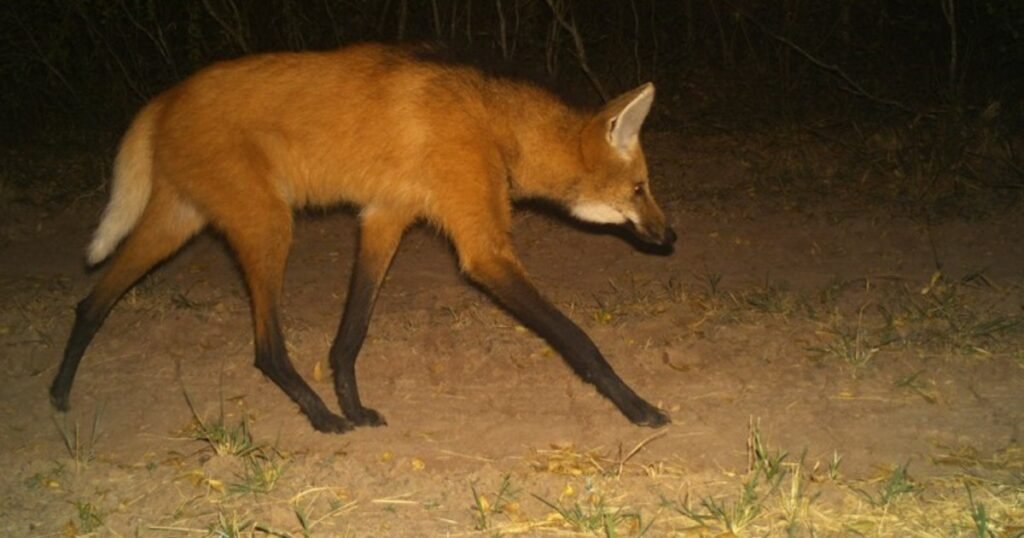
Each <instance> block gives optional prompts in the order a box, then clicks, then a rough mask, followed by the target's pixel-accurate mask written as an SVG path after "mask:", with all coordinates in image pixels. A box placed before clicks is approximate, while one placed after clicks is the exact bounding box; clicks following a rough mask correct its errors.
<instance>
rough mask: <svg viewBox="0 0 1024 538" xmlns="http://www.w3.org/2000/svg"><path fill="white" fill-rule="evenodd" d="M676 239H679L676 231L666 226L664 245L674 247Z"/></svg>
mask: <svg viewBox="0 0 1024 538" xmlns="http://www.w3.org/2000/svg"><path fill="white" fill-rule="evenodd" d="M676 239H677V237H676V232H675V230H673V229H672V228H669V227H667V226H666V227H665V239H664V240H662V244H664V245H666V246H667V245H673V244H675V242H676Z"/></svg>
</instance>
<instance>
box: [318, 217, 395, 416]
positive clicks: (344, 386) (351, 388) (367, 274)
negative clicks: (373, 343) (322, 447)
mask: <svg viewBox="0 0 1024 538" xmlns="http://www.w3.org/2000/svg"><path fill="white" fill-rule="evenodd" d="M360 220H361V222H360V234H359V254H358V256H357V259H356V264H355V267H354V268H353V269H352V280H351V283H350V285H349V290H348V297H347V298H346V300H345V313H344V315H343V316H342V318H341V324H340V325H339V326H338V333H337V336H335V338H334V343H333V344H332V345H331V353H330V361H331V369H332V370H333V371H334V390H335V392H336V393H337V395H338V404H339V405H340V406H341V411H342V412H343V413H344V414H345V416H346V417H348V419H349V420H351V421H352V422H353V423H354V424H356V425H357V426H383V425H385V424H387V422H386V421H385V420H384V417H382V416H381V415H380V413H378V412H377V411H374V410H373V409H370V408H369V407H365V406H363V403H362V401H361V400H360V399H359V388H358V386H357V384H356V358H357V357H358V356H359V350H360V349H362V347H363V341H364V340H365V339H366V331H367V329H368V328H369V327H370V317H371V315H372V314H373V305H374V303H375V302H376V300H377V292H378V291H379V290H380V286H381V283H382V282H383V281H384V275H385V274H387V271H388V267H389V266H390V265H391V260H392V258H393V257H394V255H395V251H396V250H398V244H399V243H400V242H401V240H402V234H403V233H404V231H405V228H406V226H407V224H408V222H409V220H411V219H410V218H408V217H403V216H402V215H400V214H397V213H392V212H388V211H385V210H383V209H381V208H372V209H367V210H364V211H363V213H362V215H361V216H360Z"/></svg>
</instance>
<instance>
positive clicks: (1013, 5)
mask: <svg viewBox="0 0 1024 538" xmlns="http://www.w3.org/2000/svg"><path fill="white" fill-rule="evenodd" d="M1022 31H1024V2H1019V1H997V0H978V1H957V0H931V1H923V0H920V1H919V0H914V1H896V0H831V1H819V0H814V1H810V0H803V1H800V0H779V1H772V2H759V1H747V0H733V1H712V0H674V1H670V0H631V1H585V0H493V1H482V0H475V1H474V0H422V1H408V0H373V1H369V0H344V1H342V0H319V1H312V0H311V1H286V0H261V1H258V2H255V1H245V0H180V1H157V0H6V1H5V7H4V8H3V9H2V10H0V79H2V80H3V81H4V82H3V84H2V85H0V101H2V103H3V105H2V108H0V122H2V126H3V129H2V130H0V143H2V144H3V145H4V146H5V147H6V148H8V149H7V150H6V151H7V154H8V157H10V158H9V160H8V162H7V166H6V167H5V169H6V170H7V172H8V173H7V174H5V176H6V177H5V180H4V181H5V182H7V183H12V182H13V183H17V184H24V183H32V182H33V181H34V180H35V179H34V178H35V177H36V176H37V175H38V174H37V172H36V170H37V169H38V167H37V166H34V165H18V164H17V162H16V161H18V160H19V159H21V160H24V159H23V157H24V156H25V154H26V153H25V152H26V151H28V153H31V150H26V149H25V148H41V150H43V151H48V152H49V154H55V153H63V152H69V151H72V152H73V151H87V152H92V153H93V154H95V155H98V156H100V157H102V159H104V160H109V158H110V155H111V154H112V152H113V147H114V145H115V144H116V141H117V138H118V137H119V136H120V133H121V132H123V130H124V128H125V126H126V125H127V123H128V121H129V119H130V118H131V115H132V114H133V113H134V112H135V111H136V110H138V108H139V107H140V106H141V104H142V103H144V102H145V101H146V100H148V99H149V98H150V97H152V96H153V95H155V94H157V93H158V92H160V91H161V90H163V89H165V88H168V87H170V86H172V85H173V84H175V83H176V82H177V81H180V80H182V79H183V78H185V77H187V76H188V75H189V74H190V73H193V72H195V71H196V70H197V69H199V68H201V67H203V66H205V65H208V64H210V63H212V62H215V61H217V60H222V59H226V58H233V57H237V56H241V55H245V54H251V53H258V52H263V51H278V50H306V49H328V48H333V47H337V46H339V45H344V44H346V43H352V42H357V41H365V40H375V41H385V42H404V43H424V42H426V43H436V44H440V45H442V46H443V47H444V48H445V50H448V51H450V52H452V54H453V55H454V56H457V57H460V58H468V59H472V60H473V61H475V62H477V63H479V64H482V65H488V66H492V67H497V68H500V69H501V70H503V71H506V72H514V73H516V74H519V75H524V76H528V77H530V78H533V79H535V80H538V81H541V82H543V83H545V84H547V85H548V86H550V87H553V88H556V89H559V90H561V93H562V94H564V95H568V96H570V97H571V99H572V100H574V101H576V102H580V103H586V104H595V103H599V102H600V100H601V99H602V98H604V97H607V96H608V95H611V94H614V93H616V92H619V91H622V90H624V89H627V88H628V87H631V86H633V85H636V84H638V83H640V82H643V81H647V80H653V81H654V82H655V83H656V84H657V85H658V89H659V94H658V95H659V97H658V105H657V106H656V108H655V112H654V115H653V118H652V121H651V123H652V124H653V125H655V128H665V129H673V130H682V131H685V130H691V131H692V130H700V129H726V130H729V129H732V130H742V129H753V128H755V127H757V126H759V125H760V126H763V125H779V124H786V125H795V124H811V123H814V124H816V125H823V124H831V125H838V126H845V127H852V128H855V129H860V128H861V126H863V125H868V124H878V123H879V122H882V123H888V124H896V125H915V126H918V125H921V124H922V122H927V123H928V124H929V126H930V127H929V129H930V130H929V133H930V134H929V136H931V137H932V138H935V137H939V138H943V137H945V138H948V137H949V136H953V137H954V138H957V137H960V138H965V137H972V136H977V134H978V133H977V131H976V130H974V129H975V127H977V125H979V122H982V123H984V129H985V136H989V135H991V136H994V137H996V138H997V139H998V140H999V141H1001V142H1005V143H1010V142H1012V141H1013V140H1014V139H1015V138H1019V133H1020V131H1021V123H1022V122H1021V117H1022V99H1021V98H1022V96H1024V80H1022V79H1024V77H1022V75H1024V40H1022V39H1021V32H1022ZM965 126H967V127H969V128H968V129H967V131H968V134H963V133H962V131H963V130H964V129H963V127H965ZM937 133H938V134H937ZM943 133H945V134H943ZM950 133H952V134H950ZM957 133H960V134H957ZM940 142H941V141H940ZM10 148H21V150H20V151H19V152H18V153H17V155H16V156H13V157H12V155H14V154H12V153H11V151H12V150H11V149H10ZM1010 149H1012V144H1011V146H1010ZM943 151H945V150H943ZM1011 153H1012V152H1011ZM1012 159H1013V161H1012V163H1017V162H1019V161H1017V160H1016V159H1017V158H1016V157H1015V156H1013V157H1012ZM28 161H29V162H31V161H33V159H31V158H29V159H28ZM1006 169H1007V170H1008V171H1009V172H1010V174H1011V175H1012V174H1013V173H1014V171H1015V172H1016V177H1011V178H1010V180H1009V181H1010V182H1011V183H1013V184H1014V185H1018V186H1019V184H1020V182H1021V179H1020V169H1019V168H1017V169H1016V170H1014V165H1010V166H1007V167H1006ZM12 171H13V172H12ZM87 172H88V173H86V174H85V175H86V176H89V177H90V179H87V180H85V181H86V182H89V181H92V182H95V181H96V180H97V179H98V178H97V176H102V174H101V173H96V172H102V170H99V171H96V170H93V171H87ZM1004 183H1005V181H1004Z"/></svg>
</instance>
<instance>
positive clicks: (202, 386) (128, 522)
mask: <svg viewBox="0 0 1024 538" xmlns="http://www.w3.org/2000/svg"><path fill="white" fill-rule="evenodd" d="M647 146H648V158H649V160H650V161H651V163H652V170H653V172H654V174H653V183H654V190H655V192H656V194H658V195H659V197H660V198H661V200H662V201H663V205H664V206H665V207H666V211H667V212H668V213H669V214H670V219H671V221H672V222H673V224H674V227H675V229H676V231H677V232H678V233H679V236H680V240H679V242H678V245H677V249H676V251H675V253H674V254H672V255H670V256H657V255H651V254H647V253H644V252H640V251H638V250H637V249H635V248H634V247H633V245H631V244H630V242H629V241H627V240H624V238H623V237H621V236H620V235H619V234H616V233H611V232H610V231H608V230H604V229H592V228H585V227H581V226H577V225H573V224H571V223H568V222H567V221H566V220H565V219H562V218H559V217H556V216H552V215H549V214H545V213H542V212H537V211H534V210H530V209H528V208H527V209H526V210H524V211H520V212H518V213H517V217H516V221H515V229H514V235H515V242H516V245H517V247H518V249H519V252H520V254H521V257H522V259H523V261H524V264H525V265H526V267H527V269H528V270H529V272H530V274H531V276H532V278H533V279H534V281H535V283H536V284H537V286H538V287H539V288H540V289H541V290H542V291H543V293H544V294H545V295H546V296H547V297H549V298H550V299H551V300H552V301H553V302H554V303H555V304H557V305H558V306H559V307H560V308H561V309H563V311H565V312H566V313H567V314H568V315H569V316H570V317H572V318H573V319H574V320H576V321H577V322H578V323H579V324H580V325H581V326H582V327H583V328H584V329H585V330H586V331H587V332H588V334H589V335H590V336H591V337H592V338H593V339H594V341H595V342H596V343H597V344H598V346H599V347H600V348H601V349H602V350H603V351H604V353H605V355H606V356H607V357H608V359H609V361H610V362H611V363H612V365H613V366H614V367H615V368H616V370H617V371H618V372H619V373H620V375H621V376H622V377H623V378H624V379H625V380H626V381H627V382H628V383H629V384H630V385H631V386H632V387H633V388H634V389H635V390H636V391H637V392H638V393H640V394H641V395H643V396H644V397H645V398H647V399H648V400H649V401H651V402H653V403H655V404H656V405H658V406H659V407H661V408H663V409H664V410H666V411H667V412H668V413H669V414H670V415H671V417H672V424H671V425H670V426H668V427H665V428H663V429H659V430H653V429H648V428H638V427H634V426H632V425H631V424H630V423H629V422H628V421H627V420H626V419H624V418H623V417H622V416H621V415H620V414H619V413H618V412H617V411H616V409H615V408H614V407H613V406H612V404H611V403H609V402H608V401H607V400H605V399H604V398H602V397H601V396H600V395H598V394H597V393H596V392H595V391H594V390H593V389H592V388H591V387H590V386H589V385H586V384H585V383H583V382H582V381H580V380H579V379H577V378H576V377H575V376H574V375H573V374H572V372H571V371H570V370H569V368H568V367H567V366H566V365H565V364H564V363H563V362H562V360H561V359H560V357H559V356H557V355H556V354H555V353H553V352H552V351H551V350H550V349H549V348H548V347H547V346H546V345H545V343H544V342H543V341H542V340H540V339H539V338H537V337H536V336H534V335H533V334H531V333H530V332H528V331H526V330H525V329H523V328H522V327H521V326H520V325H518V323H517V322H516V321H515V320H514V319H512V318H511V317H509V316H508V315H507V314H505V313H504V312H503V311H502V310H501V309H500V308H498V307H496V306H495V305H494V303H492V302H491V301H490V300H489V298H488V297H487V296H486V295H485V294H483V293H481V292H480V290H478V289H477V288H475V287H473V286H471V285H469V284H468V283H467V282H466V281H465V279H464V278H462V277H461V276H460V275H459V273H458V269H457V266H456V264H455V261H454V257H453V256H452V253H451V249H450V247H449V246H448V244H447V242H446V241H445V240H444V238H443V237H440V236H439V235H438V234H437V233H436V232H434V231H433V230H430V229H427V228H422V227H421V228H417V229H414V230H412V231H411V232H410V233H409V234H408V235H407V237H406V239H405V241H404V243H403V245H402V248H401V250H400V252H399V254H398V256H397V258H396V260H395V263H394V265H393V267H392V269H391V272H390V275H389V277H388V280H387V282H386V283H385V286H384V289H383V291H382V295H381V297H380V300H379V302H378V306H377V309H376V312H375V316H374V319H373V323H372V325H371V328H370V333H369V337H368V339H367V343H366V345H365V347H364V349H363V351H362V354H361V356H360V358H359V361H358V364H357V370H358V377H359V380H360V382H361V389H362V395H363V400H364V402H366V403H367V405H369V406H370V407H374V408H376V409H377V410H379V411H380V412H381V413H382V414H383V415H384V416H385V417H386V419H387V420H388V426H386V427H383V428H370V429H359V430H357V431H354V432H351V433H346V434H344V435H326V434H321V433H317V432H315V431H313V430H312V428H311V427H310V426H309V424H308V423H307V421H306V420H305V418H304V417H303V416H302V415H300V414H299V412H298V410H297V408H296V407H295V406H294V405H293V404H292V403H291V402H290V401H289V400H288V399H287V398H286V396H285V395H284V394H283V393H282V392H281V391H280V390H278V389H277V388H276V387H275V386H274V385H273V384H272V383H271V382H270V381H268V380H267V379H265V378H264V377H263V376H262V375H261V374H260V373H259V372H258V371H257V370H256V369H255V368H254V367H253V366H252V362H253V360H252V359H253V356H252V336H251V328H250V317H249V310H248V302H247V297H246V293H245V289H244V287H243V284H242V281H241V279H240V278H239V275H238V271H237V268H236V266H235V264H234V262H233V261H232V258H231V255H230V254H229V253H228V252H227V251H226V249H225V247H224V244H223V242H222V241H221V240H220V239H219V238H217V237H216V236H215V235H212V234H209V233H207V234H205V235H203V236H200V237H198V238H197V239H196V240H194V241H193V242H192V243H191V244H190V245H189V246H188V247H187V248H186V249H184V250H183V251H182V252H181V253H180V254H179V255H178V256H176V257H175V258H173V259H172V260H170V261H169V262H168V263H166V264H165V265H163V266H162V267H160V268H159V269H157V270H156V271H154V272H153V273H152V274H151V275H149V276H148V277H147V278H146V279H145V280H144V281H143V282H141V283H140V284H139V285H138V286H137V287H136V288H135V289H134V290H133V291H131V292H130V293H129V294H128V295H127V296H125V298H124V299H123V300H122V301H121V302H120V303H119V304H118V306H117V307H116V308H115V310H114V312H113V313H112V315H111V316H110V318H109V319H108V320H107V322H106V324H105V325H104V327H103V329H102V330H101V331H100V333H99V335H98V336H97V338H96V340H95V341H94V343H93V344H92V347H91V348H90V349H89V350H88V352H87V354H86V356H85V360H84V361H83V364H82V367H81V369H80V370H79V373H78V377H77V379H76V383H75V385H74V388H73V390H72V394H71V405H72V409H71V411H70V412H69V413H68V414H67V415H66V416H65V415H61V414H56V413H55V412H54V411H53V409H52V408H51V406H50V404H49V402H48V399H47V388H48V385H49V383H50V381H51V379H52V377H53V375H54V374H55V372H56V368H57V365H58V363H59V359H60V356H61V352H62V349H63V345H64V341H65V339H66V338H67V334H68V332H69V330H70V326H71V322H72V319H73V307H74V305H75V303H76V302H77V301H78V300H80V299H81V298H82V297H83V296H84V295H85V294H86V293H87V292H88V290H89V288H90V285H91V283H92V282H94V280H95V276H96V275H95V274H90V273H89V272H87V271H85V269H84V267H83V262H82V252H83V249H84V246H85V245H86V243H87V241H88V237H89V234H90V233H91V231H92V228H93V226H94V225H95V222H96V218H97V215H98V213H99V211H100V210H101V208H102V206H103V204H104V203H105V194H103V193H95V194H93V195H89V196H85V197H83V198H82V199H81V200H78V201H76V202H75V203H73V204H70V205H67V206H65V207H61V208H60V209H49V208H41V207H40V206H37V205H33V204H27V203H20V202H17V201H11V202H9V203H7V204H6V205H5V208H4V212H5V213H6V215H4V217H3V218H2V221H0V222H2V223H3V224H2V228H0V376H2V384H3V388H2V390H0V469H3V470H4V472H3V473H2V474H0V535H3V536H29V535H32V536H35V535H38V536H75V535H96V536H187V535H204V534H206V535H215V536H236V535H237V536H242V535H258V536H264V535H267V536H303V535H312V536H445V535H450V536H477V535H479V536H493V535H508V534H516V533H524V534H527V535H548V534H550V535H574V534H581V535H590V534H595V535H599V536H627V535H641V534H643V535H648V536H670V535H678V536H700V535H709V536H711V535H730V534H729V533H732V534H735V535H757V536H763V535H787V534H788V535H797V536H808V535H818V536H828V535H855V534H859V535H870V536H876V535H901V534H900V532H897V530H895V529H901V528H905V527H901V525H904V526H906V525H920V528H921V529H925V530H927V531H928V532H931V533H932V534H930V535H934V536H940V535H943V536H948V535H958V534H962V535H965V536H967V535H973V534H970V532H972V529H974V528H975V526H976V524H977V517H976V516H977V513H978V510H977V507H978V506H984V507H985V508H986V510H987V512H986V513H987V514H988V516H987V517H988V518H989V521H990V524H991V525H992V528H996V529H999V530H1000V532H1005V533H1007V534H1005V535H1006V536H1010V535H1012V533H1013V532H1015V531H1014V529H1018V530H1019V529H1020V528H1021V527H1020V526H1019V525H1024V523H1021V522H1020V521H1019V520H1018V521H1015V518H1016V517H1018V516H1021V514H1022V513H1024V512H1021V511H1019V509H1020V507H1021V506H1022V505H1024V487H1022V485H1021V484H1022V480H1021V477H1022V474H1021V473H1022V472H1024V455H1022V454H1021V451H1020V448H1019V447H1020V443H1021V440H1022V439H1021V435H1022V432H1021V427H1022V424H1024V336H1022V335H1021V330H1020V329H1021V328H1020V321H1021V317H1022V314H1024V310H1022V305H1024V290H1022V285H1024V242H1022V241H1021V238H1022V237H1024V233H1022V232H1024V217H1022V216H1021V213H1020V211H1019V210H1016V211H1015V210H1010V211H1003V210H993V211H987V212H984V214H982V215H980V216H974V217H971V218H966V217H963V218H962V217H956V216H952V217H945V218H939V219H934V220H930V219H925V218H921V217H920V216H919V215H916V214H915V213H914V212H913V211H904V210H901V209H900V207H899V206H898V204H893V203H874V202H873V201H872V200H871V199H870V198H866V197H850V198H845V197H843V196H827V195H819V194H814V193H813V189H808V188H799V189H789V188H786V187H785V186H782V187H779V186H778V184H777V183H773V180H771V179H770V178H769V179H765V178H764V177H763V175H759V173H760V172H759V168H758V166H757V165H756V163H755V164H751V161H750V159H749V155H747V154H745V153H744V150H743V149H742V147H741V146H735V145H731V144H730V143H728V142H725V141H720V142H717V143H716V142H714V141H706V142H705V143H703V144H695V143H693V141H692V140H684V139H682V138H680V137H679V136H677V135H674V134H672V133H668V132H658V131H653V132H651V133H649V134H648V136H647ZM819 164H820V163H819ZM820 169H821V170H822V171H821V172H820V176H821V177H822V179H821V181H823V182H827V181H839V180H840V179H841V175H839V174H837V173H836V172H835V170H830V167H829V166H827V165H822V166H821V167H820ZM815 174H817V172H814V173H809V175H815ZM811 183H812V184H813V181H811ZM354 231H355V221H354V218H353V216H352V213H351V212H349V211H345V210H339V211H331V212H326V213H323V214H305V215H302V216H300V217H299V219H298V224H297V226H296V239H295V242H294V247H293V250H292V254H291V257H290V259H289V267H288V274H287V281H286V284H285V303H284V325H285V330H286V335H287V340H288V349H289V351H290V353H291V356H292V360H293V361H294V362H295V365H296V367H297V369H298V370H299V371H300V372H301V373H302V374H303V375H304V376H305V377H306V379H308V380H309V381H310V382H311V383H312V384H313V386H314V388H315V389H316V390H318V391H319V392H320V393H321V394H322V395H323V396H324V397H325V400H326V401H328V402H329V403H330V404H331V405H335V401H334V396H333V394H332V390H331V384H330V373H329V367H328V365H327V363H326V356H327V351H328V348H329V346H330V343H331V338H332V337H333V335H334V332H335V329H336V327H337V323H338V320H339V317H340V313H341V309H342V305H343V303H344V297H345V293H346V289H347V279H348V275H349V272H350V267H351V259H352V253H353V249H354V238H355V235H354ZM243 427H244V431H243ZM232 444H233V445H234V447H232V446H229V445H232ZM218 449H220V450H221V451H223V452H228V453H225V454H218V453H217V450H218ZM231 452H234V453H231ZM783 460H784V461H783ZM773 462H774V463H773ZM780 462H781V467H780V466H775V464H776V463H780ZM773 466H775V467H773ZM773 470H774V471H775V472H773ZM758 473H760V475H759V474H758ZM757 476H760V477H761V478H760V479H759V480H760V481H759V482H758V481H757V480H755V481H754V482H755V483H754V484H753V485H751V478H752V477H757ZM776 478H778V479H779V480H781V482H778V483H775V482H773V480H775V479H776ZM794 484H795V485H794ZM965 484H966V485H965ZM972 484H973V489H971V488H972V486H971V485H972ZM903 486H905V488H903V489H900V488H902V487H903ZM794 488H796V489H794ZM1014 488H1016V489H1014ZM745 490H750V491H753V492H755V493H754V494H753V497H754V498H753V499H751V498H750V496H747V497H744V495H743V491H745ZM985 495H987V496H985ZM983 502H984V503H985V504H982V503H983ZM1014 503H1019V504H1014ZM748 505H749V506H751V507H752V508H751V509H750V510H749V512H750V513H747V512H745V511H744V507H745V506H748ZM787 506H788V508H787ZM716 507H717V508H719V509H720V510H718V512H716V510H715V508H716ZM930 507H931V508H930ZM1015 510H1016V511H1015ZM914 514H925V515H924V516H923V517H924V518H925V520H924V522H921V520H920V519H914V518H915V517H918V516H915V515H914ZM748 516H749V517H748ZM929 525H931V526H929ZM907 528H909V527H907ZM915 528H917V527H915ZM921 532H924V531H921ZM922 535H923V534H922ZM1000 535H1003V534H1000Z"/></svg>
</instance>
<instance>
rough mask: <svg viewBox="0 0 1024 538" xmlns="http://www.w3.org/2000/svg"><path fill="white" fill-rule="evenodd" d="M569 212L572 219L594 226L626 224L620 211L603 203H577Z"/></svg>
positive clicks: (624, 217)
mask: <svg viewBox="0 0 1024 538" xmlns="http://www.w3.org/2000/svg"><path fill="white" fill-rule="evenodd" d="M570 211H571V212H572V215H573V216H574V217H576V218H578V219H580V220H582V221H586V222H593V223H596V224H622V223H624V222H626V216H625V215H623V214H622V212H621V211H619V210H618V209H615V208H614V207H612V206H610V205H608V204H606V203H603V202H577V203H576V204H575V205H573V206H572V209H570Z"/></svg>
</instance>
